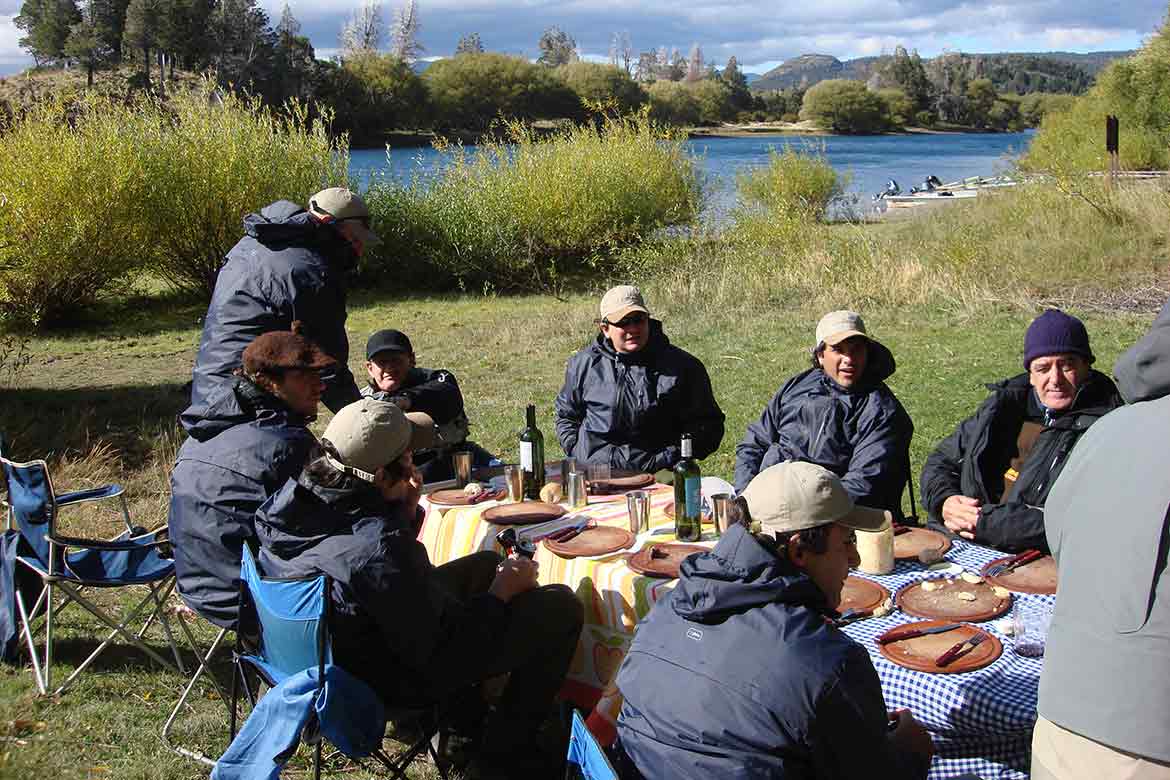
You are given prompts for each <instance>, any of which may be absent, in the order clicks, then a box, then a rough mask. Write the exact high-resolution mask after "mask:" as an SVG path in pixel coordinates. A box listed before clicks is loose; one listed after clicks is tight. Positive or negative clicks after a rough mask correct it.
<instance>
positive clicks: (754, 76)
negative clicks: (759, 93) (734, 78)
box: [743, 73, 763, 86]
mask: <svg viewBox="0 0 1170 780" xmlns="http://www.w3.org/2000/svg"><path fill="white" fill-rule="evenodd" d="M743 77H744V78H745V79H747V83H748V86H751V85H752V84H755V83H756V82H757V81H759V80H760V79H761V78H763V76H761V75H760V74H759V73H744V74H743Z"/></svg>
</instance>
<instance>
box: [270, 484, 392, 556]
mask: <svg viewBox="0 0 1170 780" xmlns="http://www.w3.org/2000/svg"><path fill="white" fill-rule="evenodd" d="M385 514H386V502H385V501H384V500H383V499H382V497H381V496H380V495H378V494H377V493H376V492H375V491H374V490H373V488H370V489H369V490H358V491H353V490H334V489H332V488H326V487H321V486H320V485H317V484H315V483H313V482H311V481H309V480H308V479H306V478H305V477H304V475H302V476H301V477H300V479H290V480H289V481H288V482H286V483H284V487H282V488H281V489H280V490H278V491H277V492H276V493H274V494H273V495H272V497H271V498H269V499H268V500H267V501H265V502H264V504H263V505H262V506H261V507H260V509H259V510H257V512H256V536H257V537H258V538H259V539H260V543H261V545H262V546H263V547H264V548H265V549H267V550H268V551H269V552H270V553H271V554H272V555H274V556H276V557H277V558H281V559H283V560H292V559H294V558H296V557H298V556H300V555H303V554H304V553H305V552H307V551H309V550H311V549H312V548H314V547H316V546H317V545H319V544H321V543H322V542H324V541H325V540H326V539H328V538H330V537H337V536H342V535H344V534H346V533H347V532H349V529H352V528H353V526H354V525H355V524H357V523H358V522H359V521H360V520H362V519H363V518H366V517H373V516H384V515H385Z"/></svg>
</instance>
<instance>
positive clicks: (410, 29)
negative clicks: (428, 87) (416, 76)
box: [390, 0, 424, 62]
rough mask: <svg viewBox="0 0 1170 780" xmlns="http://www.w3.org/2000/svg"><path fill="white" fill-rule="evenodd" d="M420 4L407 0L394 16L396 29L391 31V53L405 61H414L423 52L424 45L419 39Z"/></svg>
mask: <svg viewBox="0 0 1170 780" xmlns="http://www.w3.org/2000/svg"><path fill="white" fill-rule="evenodd" d="M418 30H419V21H418V6H416V5H415V2H414V0H406V2H405V3H404V4H403V6H402V7H401V8H399V9H398V13H397V14H395V16H394V29H393V30H391V32H390V53H391V54H393V55H394V56H395V57H397V58H398V59H400V60H402V61H403V62H414V61H415V60H417V59H418V55H420V54H422V53H423V51H424V49H423V45H422V44H421V43H419V40H418Z"/></svg>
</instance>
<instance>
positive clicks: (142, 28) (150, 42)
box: [122, 0, 163, 89]
mask: <svg viewBox="0 0 1170 780" xmlns="http://www.w3.org/2000/svg"><path fill="white" fill-rule="evenodd" d="M162 12H163V8H162V2H161V0H130V5H129V6H127V7H126V25H125V28H124V29H123V32H122V46H123V47H124V48H126V49H131V50H135V49H138V50H141V52H142V71H143V77H144V79H145V84H146V88H147V89H150V55H151V52H153V51H154V49H155V46H157V45H158V41H159V35H160V32H161V31H160V23H161V19H162Z"/></svg>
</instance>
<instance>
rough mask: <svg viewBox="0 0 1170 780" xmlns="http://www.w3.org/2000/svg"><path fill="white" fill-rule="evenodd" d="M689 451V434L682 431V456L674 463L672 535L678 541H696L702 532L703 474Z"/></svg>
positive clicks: (690, 450)
mask: <svg viewBox="0 0 1170 780" xmlns="http://www.w3.org/2000/svg"><path fill="white" fill-rule="evenodd" d="M691 453H692V449H691V435H690V434H689V433H684V434H683V437H682V457H681V458H680V459H679V461H678V463H676V464H674V535H675V536H677V537H678V540H679V541H680V542H697V541H698V540H699V537H700V536H701V535H702V533H703V525H702V523H703V496H702V491H701V488H700V485H699V482H700V480H701V479H702V477H703V474H702V472H701V471H700V470H699V463H698V461H696V460H695V459H694V457H692V454H691Z"/></svg>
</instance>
